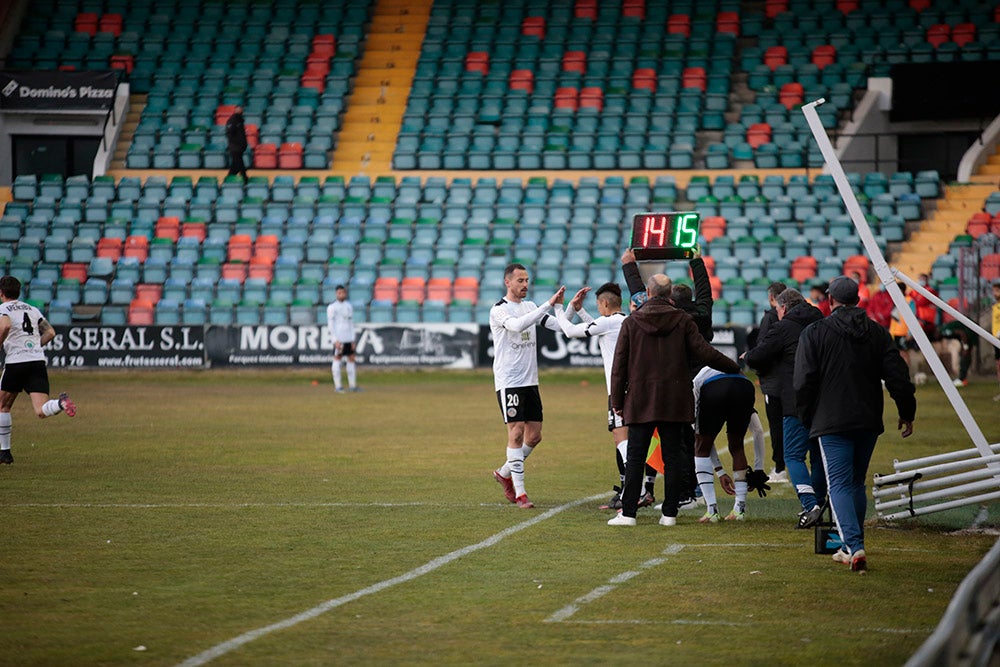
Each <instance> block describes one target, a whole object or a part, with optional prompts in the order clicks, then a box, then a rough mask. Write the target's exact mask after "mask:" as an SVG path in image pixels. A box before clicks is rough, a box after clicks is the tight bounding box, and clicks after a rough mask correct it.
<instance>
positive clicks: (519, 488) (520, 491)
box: [500, 447, 524, 496]
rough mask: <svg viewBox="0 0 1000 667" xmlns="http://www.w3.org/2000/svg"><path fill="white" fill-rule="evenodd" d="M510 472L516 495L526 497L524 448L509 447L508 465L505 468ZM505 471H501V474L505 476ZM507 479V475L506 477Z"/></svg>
mask: <svg viewBox="0 0 1000 667" xmlns="http://www.w3.org/2000/svg"><path fill="white" fill-rule="evenodd" d="M503 467H504V468H506V469H507V470H509V471H510V472H509V474H510V478H511V480H513V482H514V495H515V496H523V495H524V448H523V447H508V448H507V463H505V464H504V466H503ZM503 473H504V471H503V469H501V471H500V474H501V475H503ZM504 476H505V477H506V475H504Z"/></svg>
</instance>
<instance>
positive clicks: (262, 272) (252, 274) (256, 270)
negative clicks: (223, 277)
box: [247, 257, 274, 282]
mask: <svg viewBox="0 0 1000 667" xmlns="http://www.w3.org/2000/svg"><path fill="white" fill-rule="evenodd" d="M273 277H274V262H269V261H267V260H266V259H262V258H259V257H253V258H251V260H250V263H249V264H247V278H263V279H264V280H266V281H267V282H271V278H273Z"/></svg>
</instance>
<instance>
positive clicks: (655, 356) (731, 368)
mask: <svg viewBox="0 0 1000 667" xmlns="http://www.w3.org/2000/svg"><path fill="white" fill-rule="evenodd" d="M670 288H671V282H670V279H669V278H668V277H667V276H665V275H663V274H662V273H658V274H656V275H654V276H652V277H651V278H650V279H649V282H648V283H647V284H646V293H647V294H648V295H649V299H648V301H646V303H645V304H644V305H643V306H642V307H641V308H639V309H638V310H636V311H635V312H634V313H632V314H631V315H630V316H629V317H627V318H625V321H624V322H623V323H622V328H621V331H620V332H619V334H618V345H617V346H616V347H615V358H614V363H613V365H612V369H611V407H612V409H613V410H614V411H615V412H616V413H620V414H621V415H622V416H623V418H624V420H625V423H626V424H627V425H628V427H629V443H628V455H627V459H628V460H627V463H626V467H625V488H624V492H623V494H622V512H621V514H619V515H618V516H616V517H615V518H613V519H611V520H610V521H609V522H608V523H609V524H610V525H613V526H634V525H635V514H636V509H637V506H638V503H639V493H640V491H641V490H642V472H643V465H644V463H645V460H646V452H647V450H648V449H649V442H650V440H651V439H652V437H653V430H654V429H659V432H660V450H661V453H662V455H663V463H664V468H665V472H664V479H665V486H664V500H663V506H662V509H661V511H662V514H663V516H662V517H661V518H660V524H661V525H664V526H672V525H674V524H675V523H676V517H677V501H678V498H679V495H680V488H679V487H680V479H679V478H680V474H681V473H680V461H679V459H680V457H681V442H682V439H683V429H684V426H685V425H689V424H690V423H691V422H693V421H694V393H693V391H692V388H691V372H690V361H691V360H692V358H693V359H696V360H698V361H700V362H701V363H703V364H706V365H708V366H711V367H712V368H715V369H718V370H720V371H722V372H724V373H739V372H740V367H739V365H737V364H736V362H734V361H732V360H731V359H730V358H729V357H727V356H726V355H724V354H722V353H721V352H719V351H718V350H716V349H715V348H714V347H712V346H711V345H709V343H708V341H706V340H705V338H704V337H703V336H702V335H701V334H700V333H699V332H698V327H697V325H696V324H695V323H694V320H693V319H691V317H690V316H689V315H687V314H686V313H684V312H683V311H681V310H680V309H678V308H675V307H674V306H673V305H672V303H671V302H670V300H669V296H670Z"/></svg>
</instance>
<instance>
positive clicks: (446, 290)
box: [427, 278, 452, 303]
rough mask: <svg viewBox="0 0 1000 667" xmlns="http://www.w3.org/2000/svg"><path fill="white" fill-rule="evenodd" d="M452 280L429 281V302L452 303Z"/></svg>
mask: <svg viewBox="0 0 1000 667" xmlns="http://www.w3.org/2000/svg"><path fill="white" fill-rule="evenodd" d="M451 289H452V287H451V278H431V279H430V280H428V281H427V300H428V301H443V302H444V303H449V302H450V301H451V298H452V297H451Z"/></svg>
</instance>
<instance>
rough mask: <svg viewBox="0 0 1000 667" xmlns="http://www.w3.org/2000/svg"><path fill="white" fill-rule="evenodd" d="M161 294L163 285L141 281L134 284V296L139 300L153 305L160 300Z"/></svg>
mask: <svg viewBox="0 0 1000 667" xmlns="http://www.w3.org/2000/svg"><path fill="white" fill-rule="evenodd" d="M161 296H163V285H153V284H151V283H142V284H139V285H136V286H135V298H136V299H139V300H140V301H145V302H147V303H151V304H153V305H154V306H155V305H156V304H157V303H158V302H159V301H160V297H161Z"/></svg>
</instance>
